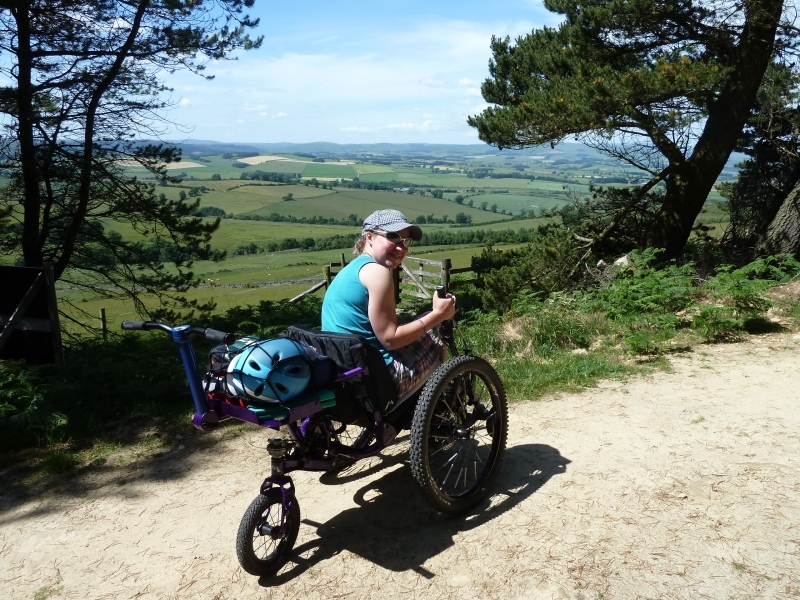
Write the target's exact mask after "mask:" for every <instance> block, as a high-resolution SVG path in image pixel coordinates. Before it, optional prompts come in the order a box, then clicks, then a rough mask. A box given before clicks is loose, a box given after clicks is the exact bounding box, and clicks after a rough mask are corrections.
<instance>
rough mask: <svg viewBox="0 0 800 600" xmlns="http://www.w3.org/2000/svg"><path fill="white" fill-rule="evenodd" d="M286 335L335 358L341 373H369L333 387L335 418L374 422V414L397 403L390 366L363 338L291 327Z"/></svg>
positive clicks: (345, 420)
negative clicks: (362, 370)
mask: <svg viewBox="0 0 800 600" xmlns="http://www.w3.org/2000/svg"><path fill="white" fill-rule="evenodd" d="M284 335H285V336H286V337H287V338H289V339H291V340H296V341H298V342H302V343H303V344H307V345H309V346H312V347H314V348H316V349H317V350H318V351H319V352H321V353H322V354H324V355H325V356H328V357H329V358H332V359H333V360H334V362H335V363H336V364H337V365H338V367H339V369H340V371H347V370H349V369H354V368H356V367H361V368H363V369H366V370H367V371H368V374H365V375H359V376H355V377H350V378H348V379H346V380H344V381H342V382H339V383H337V384H335V385H334V392H335V393H336V405H337V407H336V408H334V409H330V410H332V411H333V413H335V414H333V415H332V416H334V417H335V418H336V419H337V420H339V421H342V422H346V423H356V422H357V421H363V420H364V417H365V416H366V420H371V415H372V412H373V411H375V410H377V411H380V412H381V413H382V414H385V413H386V412H388V411H389V410H390V409H391V407H392V406H394V404H395V402H397V389H396V388H395V383H394V379H393V378H392V375H391V373H390V372H389V367H387V366H386V362H385V361H384V360H383V356H382V355H381V353H380V352H379V351H378V349H377V348H375V347H374V346H372V345H371V344H370V343H369V342H367V340H366V339H365V338H364V337H363V336H360V335H354V334H347V333H330V332H327V331H319V330H317V329H312V328H310V327H304V326H303V325H292V326H291V327H289V328H288V329H287V330H286V332H285V333H284Z"/></svg>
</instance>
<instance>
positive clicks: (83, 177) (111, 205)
mask: <svg viewBox="0 0 800 600" xmlns="http://www.w3.org/2000/svg"><path fill="white" fill-rule="evenodd" d="M252 5H253V0H116V1H115V0H14V1H0V74H1V75H2V76H3V77H4V79H5V80H6V81H9V82H11V83H10V84H7V86H6V87H3V88H0V113H2V115H3V119H4V121H3V122H4V125H5V129H6V135H5V136H4V138H3V140H2V147H0V157H1V159H0V160H1V161H2V168H3V169H4V170H5V171H6V173H7V174H8V175H9V183H8V185H6V186H5V187H4V188H3V189H2V192H1V194H0V218H4V225H3V226H0V234H2V237H1V238H0V251H3V252H5V253H6V254H9V255H11V256H12V257H13V258H14V259H15V260H16V261H17V262H18V263H19V264H23V265H27V266H32V267H39V266H41V265H42V264H43V263H44V262H51V263H52V264H53V265H54V272H55V275H56V277H57V278H60V279H61V280H63V281H66V282H68V283H70V284H72V285H75V286H79V287H81V288H85V289H92V290H95V291H98V292H100V293H103V294H105V295H114V294H125V295H128V296H130V297H131V298H132V299H133V300H134V302H135V304H136V306H137V308H138V309H139V310H140V311H141V312H146V308H145V307H144V305H143V303H142V301H141V294H142V293H143V292H153V293H156V294H159V295H160V296H161V300H162V303H169V302H172V303H181V302H182V300H183V299H182V297H181V296H180V295H179V294H177V293H176V292H175V290H178V292H179V291H180V290H183V289H185V288H186V287H187V286H190V285H192V284H194V283H196V278H195V277H194V275H193V274H192V272H191V271H190V267H191V260H192V259H193V258H198V257H200V258H208V257H212V256H213V252H212V250H211V248H210V246H209V240H210V236H211V234H212V233H213V231H214V230H215V229H216V228H217V226H218V223H217V224H215V223H204V222H203V221H202V220H201V219H200V218H199V217H192V216H191V213H192V211H193V210H194V209H196V208H197V206H198V205H199V200H197V201H194V202H190V203H187V202H185V201H183V200H181V201H170V200H167V199H166V198H164V197H163V196H162V197H158V196H156V194H155V192H154V186H153V185H151V184H148V183H144V182H142V181H139V180H137V179H136V178H133V177H130V176H129V175H128V174H126V172H125V167H126V166H128V165H131V164H138V165H141V166H144V167H146V168H148V169H149V170H150V171H151V173H153V174H154V175H155V176H156V178H157V180H162V181H163V180H165V179H166V178H167V173H166V170H165V165H166V164H168V163H170V162H172V161H175V160H179V159H180V152H179V151H178V150H177V149H175V148H170V147H166V146H163V145H146V144H142V143H141V139H142V138H144V139H146V138H148V137H150V138H152V137H157V136H158V135H159V133H161V132H162V131H163V130H164V125H165V124H166V122H165V121H164V119H163V117H162V116H161V115H162V114H163V109H164V108H166V107H167V106H168V103H167V101H165V100H164V99H163V98H162V96H161V92H164V91H166V88H165V87H164V85H163V84H162V82H161V80H160V79H159V76H160V75H161V74H162V73H165V72H169V71H173V70H176V69H187V70H189V71H193V72H195V73H198V74H202V71H203V69H204V67H205V63H206V62H207V61H209V60H212V59H216V60H218V59H224V58H226V57H227V56H228V55H229V54H230V53H231V52H232V51H234V50H237V49H250V48H255V47H258V46H259V45H260V43H261V39H260V38H259V39H255V40H253V39H250V38H249V36H248V35H247V33H246V31H247V30H248V29H250V28H252V27H254V26H255V25H257V21H254V20H251V19H250V18H249V17H248V16H247V15H245V14H243V11H244V10H245V9H246V8H248V7H251V6H252ZM101 219H102V220H103V221H105V222H109V221H112V222H113V221H117V222H122V223H125V224H130V225H132V226H133V228H134V229H135V230H136V231H137V232H138V233H139V234H141V236H142V238H143V239H146V242H131V241H126V240H123V239H122V238H121V236H119V235H112V233H111V232H109V231H108V229H107V228H105V227H104V226H103V225H101ZM154 248H155V249H156V251H154ZM165 262H172V263H173V265H174V267H175V268H174V269H168V268H166V266H165V264H164V263H165Z"/></svg>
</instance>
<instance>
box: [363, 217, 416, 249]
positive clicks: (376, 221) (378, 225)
mask: <svg viewBox="0 0 800 600" xmlns="http://www.w3.org/2000/svg"><path fill="white" fill-rule="evenodd" d="M403 229H408V230H409V232H410V233H409V235H410V236H411V239H412V240H415V241H419V240H421V239H422V229H420V228H419V227H417V226H416V225H413V224H411V223H409V222H408V219H406V217H405V215H404V214H403V213H401V212H400V211H399V210H393V209H384V210H376V211H375V212H374V213H372V214H371V215H370V216H368V217H367V218H366V219H364V228H363V229H362V230H361V235H364V234H365V233H367V232H368V231H375V230H380V231H387V232H389V231H403Z"/></svg>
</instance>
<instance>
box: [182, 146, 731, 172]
mask: <svg viewBox="0 0 800 600" xmlns="http://www.w3.org/2000/svg"><path fill="white" fill-rule="evenodd" d="M169 143H172V144H175V145H176V146H179V147H180V148H181V150H182V151H183V154H184V156H185V157H187V158H188V157H190V156H192V155H194V156H203V155H219V154H223V153H226V152H230V153H238V152H260V153H271V152H273V153H276V154H294V155H299V156H308V157H323V158H325V157H331V158H332V157H338V158H354V159H355V158H361V159H363V158H380V157H385V158H387V159H394V160H398V159H412V160H413V159H415V158H419V159H425V158H428V159H430V158H448V157H449V158H461V159H464V158H470V157H480V156H495V157H503V156H505V157H508V159H512V157H515V156H542V157H545V156H546V157H547V158H550V159H553V158H558V159H559V161H560V162H574V161H576V160H583V161H586V162H587V163H597V164H605V165H611V164H616V163H617V161H616V160H615V159H613V158H610V157H608V156H606V155H604V154H602V153H600V152H598V151H597V150H595V149H594V148H590V147H588V146H585V145H583V144H580V143H576V142H563V143H561V144H559V145H557V146H556V147H555V148H551V147H550V146H549V145H545V146H538V147H534V148H525V149H523V150H515V149H506V150H498V149H497V148H495V147H494V146H489V145H488V144H423V143H418V144H390V143H377V144H336V143H333V142H308V143H303V144H295V143H291V142H278V143H235V142H217V141H214V140H197V139H191V138H190V139H187V140H180V141H179V140H173V141H170V142H169ZM744 158H745V156H744V155H743V154H737V153H734V154H732V155H731V157H730V159H729V160H728V163H727V165H726V166H725V169H724V170H723V172H722V173H721V174H720V179H722V180H724V179H734V178H735V177H736V173H737V172H738V169H737V168H736V167H735V165H736V163H738V162H740V161H742V160H744Z"/></svg>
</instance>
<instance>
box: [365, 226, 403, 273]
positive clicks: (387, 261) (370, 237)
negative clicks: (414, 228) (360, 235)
mask: <svg viewBox="0 0 800 600" xmlns="http://www.w3.org/2000/svg"><path fill="white" fill-rule="evenodd" d="M397 233H399V234H400V237H404V238H405V237H409V236H410V235H411V230H410V229H408V228H406V229H403V230H402V231H398V232H397ZM366 249H367V250H368V251H369V254H370V256H372V258H374V259H375V260H376V261H377V262H378V264H380V265H383V266H384V267H386V268H387V269H396V268H397V267H399V266H400V263H401V262H403V259H404V258H405V257H406V255H407V254H408V248H406V247H405V246H404V245H403V244H402V243H400V244H395V243H392V242H390V241H389V240H387V239H386V237H385V236H382V235H380V234H379V233H376V232H374V231H368V232H367V248H366Z"/></svg>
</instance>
